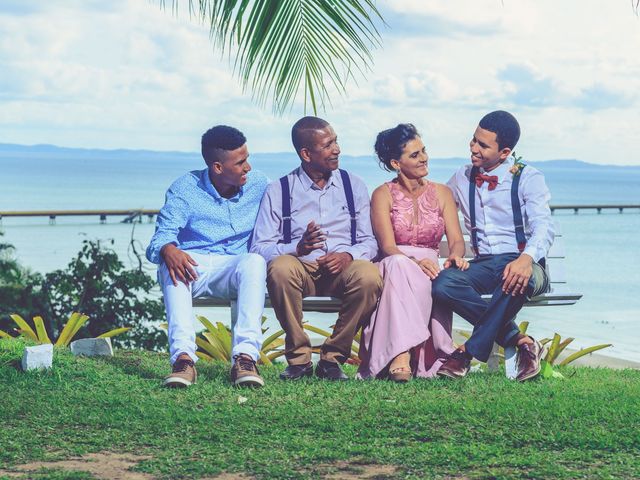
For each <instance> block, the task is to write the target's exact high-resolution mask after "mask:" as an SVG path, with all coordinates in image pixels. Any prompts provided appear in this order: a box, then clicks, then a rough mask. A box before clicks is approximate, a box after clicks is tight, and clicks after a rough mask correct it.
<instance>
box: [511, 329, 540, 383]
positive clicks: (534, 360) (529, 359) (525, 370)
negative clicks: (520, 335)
mask: <svg viewBox="0 0 640 480" xmlns="http://www.w3.org/2000/svg"><path fill="white" fill-rule="evenodd" d="M529 338H531V337H529ZM531 340H533V343H523V344H521V345H518V346H517V349H518V362H517V364H518V376H517V377H516V379H517V380H518V381H519V382H524V381H525V380H530V379H532V378H535V377H537V376H538V374H539V373H540V359H541V358H542V353H543V347H542V345H541V344H540V342H538V341H537V340H534V339H533V338H531Z"/></svg>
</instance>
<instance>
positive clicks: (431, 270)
mask: <svg viewBox="0 0 640 480" xmlns="http://www.w3.org/2000/svg"><path fill="white" fill-rule="evenodd" d="M413 261H414V262H416V263H417V264H418V266H419V267H420V269H421V270H422V271H423V272H424V274H425V275H426V276H427V277H429V278H430V279H431V280H433V279H434V278H436V277H437V276H438V273H440V265H438V262H432V261H431V260H429V259H428V258H423V259H422V260H416V259H415V258H414V259H413Z"/></svg>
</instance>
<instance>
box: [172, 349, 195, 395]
mask: <svg viewBox="0 0 640 480" xmlns="http://www.w3.org/2000/svg"><path fill="white" fill-rule="evenodd" d="M197 378H198V374H197V373H196V367H195V364H194V363H193V360H191V357H190V356H189V355H187V354H186V353H182V354H180V356H179V357H178V358H177V359H176V361H175V363H174V364H173V367H172V368H171V374H170V375H167V376H166V377H165V379H164V386H165V387H178V388H184V387H188V386H190V385H193V384H194V383H196V379H197Z"/></svg>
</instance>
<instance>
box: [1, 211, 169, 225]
mask: <svg viewBox="0 0 640 480" xmlns="http://www.w3.org/2000/svg"><path fill="white" fill-rule="evenodd" d="M158 212H159V210H150V209H133V208H130V209H128V210H33V211H24V212H0V221H2V219H3V218H4V217H49V224H51V225H55V223H56V217H94V216H95V217H98V218H99V219H100V223H107V217H114V216H115V217H125V218H124V219H123V220H122V221H121V222H122V223H133V222H135V221H137V222H139V223H142V217H144V216H146V217H147V218H148V219H149V221H150V222H151V221H153V217H154V216H156V215H157V214H158Z"/></svg>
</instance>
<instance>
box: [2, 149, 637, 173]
mask: <svg viewBox="0 0 640 480" xmlns="http://www.w3.org/2000/svg"><path fill="white" fill-rule="evenodd" d="M251 156H252V157H253V158H254V159H257V160H259V161H260V163H262V162H266V163H268V162H269V161H270V160H273V161H278V162H283V161H284V162H286V163H295V162H297V160H296V154H295V153H294V152H281V153H260V152H253V153H252V154H251ZM3 158H13V159H16V158H52V159H63V158H69V159H83V160H92V159H96V160H105V159H116V158H120V159H121V158H130V159H142V158H147V159H151V158H153V159H155V160H157V161H174V162H175V161H182V160H189V161H193V160H194V158H198V159H200V152H178V151H154V150H128V149H115V150H107V149H96V148H69V147H59V146H56V145H48V144H41V145H17V144H12V143H0V160H2V159H3ZM342 158H343V159H346V160H349V161H356V162H358V163H359V162H371V161H372V160H373V159H374V156H373V155H357V156H354V155H342ZM431 162H434V163H435V162H437V163H439V164H442V163H447V164H456V165H462V164H464V163H466V162H468V158H462V157H446V158H432V159H431ZM527 163H531V164H532V165H534V166H535V165H540V167H542V168H545V169H547V168H549V167H552V168H554V169H562V168H571V169H573V168H576V167H581V168H585V167H586V168H591V169H593V168H608V169H610V168H615V169H640V165H631V166H622V165H602V164H595V163H588V162H583V161H581V160H577V159H553V160H532V161H530V162H527Z"/></svg>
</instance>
